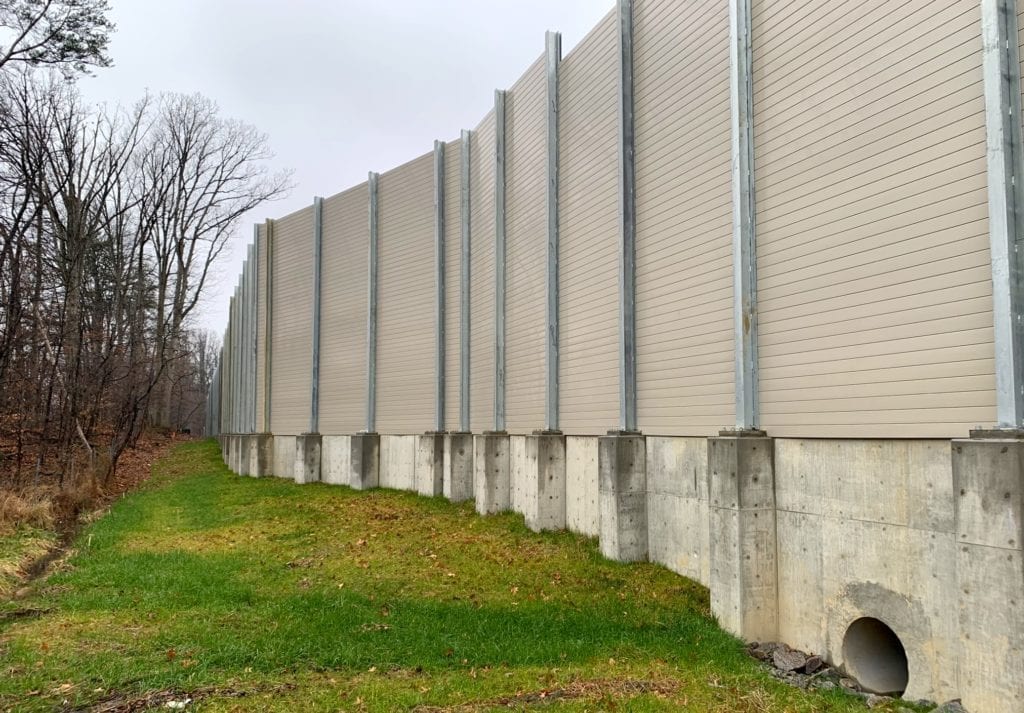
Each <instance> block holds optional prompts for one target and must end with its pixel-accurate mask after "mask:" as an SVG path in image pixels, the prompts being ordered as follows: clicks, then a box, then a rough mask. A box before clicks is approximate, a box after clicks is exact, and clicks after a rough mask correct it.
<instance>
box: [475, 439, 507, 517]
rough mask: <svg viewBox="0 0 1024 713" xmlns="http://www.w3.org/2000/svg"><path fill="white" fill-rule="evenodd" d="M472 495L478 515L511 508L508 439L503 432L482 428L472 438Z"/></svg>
mask: <svg viewBox="0 0 1024 713" xmlns="http://www.w3.org/2000/svg"><path fill="white" fill-rule="evenodd" d="M473 450H474V453H473V495H474V497H475V499H476V511H477V512H478V513H480V514H481V515H490V514H492V513H496V512H504V511H506V510H508V509H509V508H510V507H511V504H512V491H511V481H510V479H509V455H508V454H509V438H508V434H507V433H505V432H498V431H485V432H484V433H483V434H481V435H479V436H476V437H475V438H474V439H473Z"/></svg>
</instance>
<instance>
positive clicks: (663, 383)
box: [634, 0, 734, 436]
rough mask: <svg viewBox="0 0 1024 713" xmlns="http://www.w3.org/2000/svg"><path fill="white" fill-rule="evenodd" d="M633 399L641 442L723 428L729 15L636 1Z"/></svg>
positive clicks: (727, 356)
mask: <svg viewBox="0 0 1024 713" xmlns="http://www.w3.org/2000/svg"><path fill="white" fill-rule="evenodd" d="M634 33H635V34H634V42H635V53H634V77H635V90H636V98H635V101H636V106H635V112H636V210H637V218H636V230H637V248H636V279H637V398H638V416H639V425H640V428H641V429H642V430H643V431H644V432H645V433H647V434H651V435H654V434H664V435H694V436H700V435H712V434H715V433H717V432H718V431H719V430H720V429H721V428H722V427H724V426H729V425H731V424H732V423H733V421H734V405H733V404H734V389H733V382H734V377H733V332H732V204H731V196H732V193H731V190H732V188H731V185H732V184H731V173H730V131H729V126H730V119H729V5H728V3H726V2H723V0H700V1H699V2H686V3H680V2H676V1H675V0H639V1H638V2H637V3H636V6H635V14H634Z"/></svg>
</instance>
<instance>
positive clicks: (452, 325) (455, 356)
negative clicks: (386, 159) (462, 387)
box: [444, 139, 462, 431]
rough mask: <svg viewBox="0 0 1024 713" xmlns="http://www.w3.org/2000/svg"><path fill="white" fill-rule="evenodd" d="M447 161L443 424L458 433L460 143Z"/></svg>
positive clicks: (449, 147)
mask: <svg viewBox="0 0 1024 713" xmlns="http://www.w3.org/2000/svg"><path fill="white" fill-rule="evenodd" d="M444 161H445V163H444V247H445V252H444V255H445V258H444V270H445V292H444V295H445V301H444V306H445V307H444V308H445V320H444V330H445V332H444V333H445V350H444V355H445V372H444V385H445V391H444V425H445V428H446V429H448V430H450V431H456V430H458V428H459V363H460V362H459V338H460V337H459V329H460V326H459V325H460V319H459V310H460V309H461V307H460V302H459V299H460V293H461V280H462V214H461V201H462V197H461V193H462V142H461V140H459V139H456V140H455V141H449V142H448V143H447V145H446V146H445V149H444Z"/></svg>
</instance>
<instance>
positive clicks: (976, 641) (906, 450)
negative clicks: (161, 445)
mask: <svg viewBox="0 0 1024 713" xmlns="http://www.w3.org/2000/svg"><path fill="white" fill-rule="evenodd" d="M371 437H372V438H374V439H375V438H377V437H376V436H375V435H373V436H365V435H363V436H324V437H322V440H321V441H319V442H320V444H321V445H320V449H319V457H320V463H319V473H320V479H321V480H322V481H323V482H325V483H329V484H336V485H355V484H356V483H357V481H359V482H364V481H360V478H359V474H358V473H355V472H354V469H356V468H363V469H367V470H366V472H367V473H368V474H370V475H369V476H367V477H368V478H369V479H368V480H366V481H365V482H364V487H374V486H375V485H376V484H377V481H376V479H375V475H376V473H377V469H378V468H379V485H380V486H381V487H385V488H393V489H399V490H412V491H418V492H421V493H422V494H424V495H440V494H444V495H445V496H446V497H449V498H452V495H453V493H455V494H456V497H454V498H452V499H455V500H460V499H469V498H472V497H474V489H475V498H476V500H477V508H478V510H480V511H481V512H485V513H491V512H499V511H502V510H507V509H512V510H514V511H516V512H519V513H522V514H523V515H524V516H525V518H526V521H527V524H528V525H529V526H530V527H532V528H533V529H537V530H539V529H559V528H562V527H564V528H566V529H569V530H572V531H575V532H579V533H582V534H586V535H589V536H595V535H599V536H600V538H601V541H600V544H601V549H602V551H603V552H604V553H605V554H606V555H607V556H610V557H613V558H615V559H623V560H635V559H648V560H650V561H652V562H657V563H660V564H663V565H664V566H666V567H668V568H669V569H671V570H673V571H674V572H678V573H679V574H681V575H684V576H686V577H689V578H691V579H694V580H696V581H698V582H701V583H703V584H705V585H706V586H708V587H709V589H710V591H711V600H712V609H713V611H714V613H715V614H716V616H717V617H718V618H719V621H720V622H721V623H722V624H723V626H725V627H726V628H728V629H730V630H731V631H732V632H733V633H735V634H736V635H738V636H740V637H743V638H747V639H755V638H756V639H759V640H766V639H775V640H779V641H784V642H786V643H788V644H790V645H791V646H794V647H796V648H799V649H802V650H805V651H810V652H815V653H818V654H821V655H823V656H824V657H825V658H827V660H829V661H831V662H832V663H833V664H835V665H838V666H843V665H844V664H846V665H851V666H852V662H849V661H846V660H844V656H845V654H844V649H843V642H844V637H845V636H846V633H847V630H848V628H849V627H850V625H851V624H852V623H853V622H855V621H856V620H858V619H861V618H864V617H870V618H874V619H878V620H880V621H881V622H883V623H885V624H886V625H887V626H889V627H890V628H891V629H892V630H893V631H894V632H895V633H896V635H897V636H898V637H899V639H900V642H901V643H902V645H903V646H904V648H905V650H906V654H907V661H908V669H909V681H908V683H907V688H906V693H905V695H906V697H907V698H911V699H915V698H928V699H932V700H940V701H941V700H948V699H951V698H963V700H964V703H965V705H966V706H967V708H968V710H972V711H994V712H997V713H998V712H1000V711H1013V710H1019V709H1020V708H1019V703H1020V702H1021V701H1024V575H1022V574H1021V573H1022V572H1024V557H1022V542H1024V442H1022V441H1016V440H998V439H997V440H985V439H970V440H965V441H953V442H952V443H951V442H950V441H937V440H917V441H907V440H887V441H882V440H817V439H813V440H812V439H771V438H766V437H764V436H758V437H755V438H743V437H735V436H730V437H726V438H711V439H707V438H683V437H654V436H650V437H646V438H644V437H642V436H631V435H626V436H608V437H602V438H600V439H599V438H598V437H586V436H571V437H566V438H563V437H562V436H560V435H530V436H523V435H512V436H509V435H506V434H483V435H476V436H471V435H469V434H448V435H444V434H424V435H419V436H391V435H388V436H380V437H379V450H378V449H377V448H376V447H374V448H370V449H369V450H365V453H366V454H367V455H364V456H362V457H361V458H355V457H354V455H355V454H354V453H353V443H354V439H355V438H360V439H367V438H371ZM299 438H304V439H305V438H309V437H308V436H301V437H299ZM317 438H319V437H317ZM260 439H263V440H260ZM545 439H547V440H545ZM606 440H607V441H609V443H604V441H606ZM220 442H221V447H222V450H223V453H224V456H225V461H226V462H227V463H228V464H229V466H230V467H232V468H233V469H236V470H239V471H240V472H249V473H252V474H254V475H265V474H266V473H261V472H259V471H260V466H259V462H258V461H259V457H258V454H259V453H260V449H259V446H258V444H272V451H273V453H272V455H271V454H270V453H268V452H266V450H265V451H264V454H263V456H262V457H263V458H264V459H265V460H266V461H268V462H272V463H273V474H274V475H277V476H278V477H284V478H289V479H296V478H297V475H298V471H297V469H298V467H299V466H298V465H297V464H298V460H299V459H298V455H299V453H298V449H297V447H296V445H297V439H296V437H295V436H274V437H272V438H271V437H269V436H265V435H264V436H260V435H253V436H237V435H223V436H221V438H220ZM371 445H372V443H371ZM453 447H454V448H455V450H454V451H453V450H452V449H453ZM304 448H306V444H305V441H304ZM307 450H308V449H307ZM453 453H454V454H455V456H453ZM367 458H371V459H379V460H375V461H374V462H373V463H369V464H363V463H362V461H363V460H366V459H367ZM606 459H607V460H606ZM308 460H309V456H308V455H307V456H305V457H304V461H303V466H302V467H303V468H304V469H305V472H310V470H309V469H310V468H311V465H310V463H308V462H306V461H308ZM541 461H543V462H541ZM453 463H457V464H458V467H459V469H461V472H462V473H463V475H462V476H459V477H457V478H456V481H455V482H454V484H453V481H452V478H453V470H452V468H453ZM616 469H618V470H616ZM623 469H625V470H623ZM630 469H632V470H630ZM627 471H628V472H627ZM471 473H472V474H473V478H472V480H471V479H470V474H471ZM606 481H607V482H606ZM453 488H454V490H453ZM542 501H543V502H542ZM979 661H980V662H986V661H987V662H989V663H987V664H981V663H978V662H979Z"/></svg>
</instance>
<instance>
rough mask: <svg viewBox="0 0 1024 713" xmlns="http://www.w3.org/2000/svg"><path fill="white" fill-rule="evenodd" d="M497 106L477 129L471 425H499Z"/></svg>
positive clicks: (477, 428) (472, 187)
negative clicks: (496, 368)
mask: <svg viewBox="0 0 1024 713" xmlns="http://www.w3.org/2000/svg"><path fill="white" fill-rule="evenodd" d="M494 137H495V133H494V112H493V111H491V112H489V113H488V114H487V116H486V117H484V119H483V121H481V122H480V125H479V126H477V128H476V130H475V131H474V132H473V138H472V146H471V149H470V178H469V185H470V190H471V191H472V200H471V211H470V217H471V226H470V232H471V236H472V248H471V250H470V288H469V289H470V326H469V334H470V364H469V375H470V385H469V398H470V427H471V429H472V430H473V431H476V432H480V431H487V430H490V429H493V428H494Z"/></svg>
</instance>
